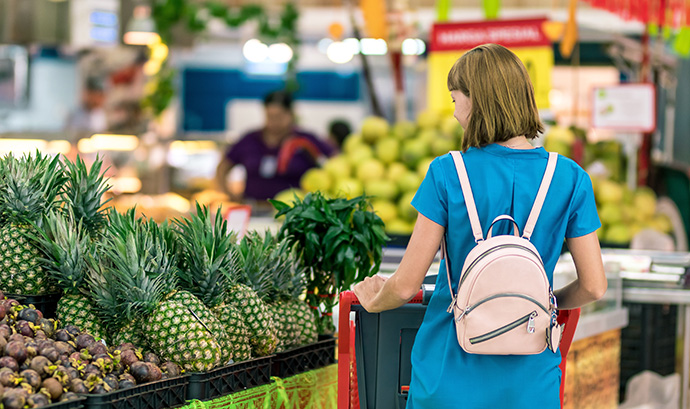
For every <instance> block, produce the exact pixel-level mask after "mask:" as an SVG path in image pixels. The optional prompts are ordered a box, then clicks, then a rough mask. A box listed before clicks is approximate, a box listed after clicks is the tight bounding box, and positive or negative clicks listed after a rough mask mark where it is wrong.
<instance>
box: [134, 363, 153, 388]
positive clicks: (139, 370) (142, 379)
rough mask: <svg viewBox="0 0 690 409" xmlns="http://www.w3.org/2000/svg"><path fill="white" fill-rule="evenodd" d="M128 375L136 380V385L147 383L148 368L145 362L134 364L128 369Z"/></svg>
mask: <svg viewBox="0 0 690 409" xmlns="http://www.w3.org/2000/svg"><path fill="white" fill-rule="evenodd" d="M129 373H131V374H132V376H133V377H134V379H136V380H137V384H142V383H146V382H149V367H148V366H147V365H146V362H141V361H138V362H134V363H133V364H132V365H130V367H129Z"/></svg>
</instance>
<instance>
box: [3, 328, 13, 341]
mask: <svg viewBox="0 0 690 409" xmlns="http://www.w3.org/2000/svg"><path fill="white" fill-rule="evenodd" d="M10 335H12V328H10V326H9V325H7V324H0V338H5V341H7V339H8V338H9V337H10Z"/></svg>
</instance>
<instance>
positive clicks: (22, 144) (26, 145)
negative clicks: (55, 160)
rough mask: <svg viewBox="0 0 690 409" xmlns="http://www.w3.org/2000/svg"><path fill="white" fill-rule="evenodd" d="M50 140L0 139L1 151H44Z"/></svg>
mask: <svg viewBox="0 0 690 409" xmlns="http://www.w3.org/2000/svg"><path fill="white" fill-rule="evenodd" d="M47 144H48V142H46V141H44V140H42V139H0V153H3V154H6V153H12V154H21V153H28V152H34V151H36V150H39V151H44V150H45V148H46V145H47Z"/></svg>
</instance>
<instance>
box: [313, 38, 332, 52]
mask: <svg viewBox="0 0 690 409" xmlns="http://www.w3.org/2000/svg"><path fill="white" fill-rule="evenodd" d="M331 44H333V40H332V39H330V38H328V37H326V38H322V39H321V40H319V42H318V44H317V45H316V47H317V48H318V49H319V51H320V52H321V53H323V54H326V51H327V50H328V46H329V45H331Z"/></svg>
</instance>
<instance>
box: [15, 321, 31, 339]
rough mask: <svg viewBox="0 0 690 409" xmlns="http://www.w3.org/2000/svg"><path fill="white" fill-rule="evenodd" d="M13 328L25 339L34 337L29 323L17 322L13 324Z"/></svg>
mask: <svg viewBox="0 0 690 409" xmlns="http://www.w3.org/2000/svg"><path fill="white" fill-rule="evenodd" d="M14 328H15V329H16V330H17V332H18V333H20V334H22V335H24V336H27V337H32V338H33V336H34V335H35V334H34V329H33V328H31V324H30V323H29V321H24V320H21V321H17V323H16V324H14Z"/></svg>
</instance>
